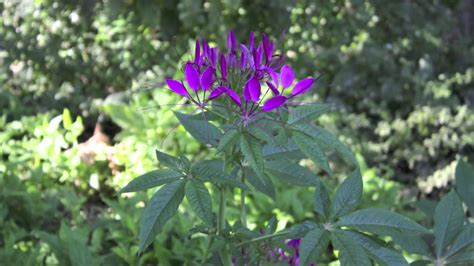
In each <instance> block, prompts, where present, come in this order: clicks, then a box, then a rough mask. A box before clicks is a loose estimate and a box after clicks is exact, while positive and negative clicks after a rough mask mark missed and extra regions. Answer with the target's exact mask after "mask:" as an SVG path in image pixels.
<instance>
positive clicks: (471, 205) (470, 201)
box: [456, 161, 474, 215]
mask: <svg viewBox="0 0 474 266" xmlns="http://www.w3.org/2000/svg"><path fill="white" fill-rule="evenodd" d="M456 192H457V193H458V194H459V196H460V197H461V198H462V200H463V201H464V202H465V203H466V205H467V208H468V209H469V212H470V213H471V215H473V214H474V168H473V167H472V166H471V165H469V164H468V163H466V162H464V161H459V162H458V165H457V166H456Z"/></svg>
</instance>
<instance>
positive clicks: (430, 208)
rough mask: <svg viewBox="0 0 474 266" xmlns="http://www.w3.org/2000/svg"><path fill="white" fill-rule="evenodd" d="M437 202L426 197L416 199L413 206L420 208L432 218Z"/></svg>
mask: <svg viewBox="0 0 474 266" xmlns="http://www.w3.org/2000/svg"><path fill="white" fill-rule="evenodd" d="M437 204H438V203H437V202H436V201H433V200H427V199H422V200H418V201H417V202H415V203H414V205H415V207H417V208H418V209H420V210H421V211H422V212H424V213H425V214H426V215H427V216H428V217H430V218H433V217H434V213H435V209H436V205H437Z"/></svg>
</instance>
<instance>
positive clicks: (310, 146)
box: [292, 131, 333, 175]
mask: <svg viewBox="0 0 474 266" xmlns="http://www.w3.org/2000/svg"><path fill="white" fill-rule="evenodd" d="M292 139H293V141H294V142H295V143H296V145H298V147H299V148H300V150H301V151H302V152H303V153H304V154H305V155H306V156H308V158H310V159H311V160H312V161H313V162H314V163H315V164H316V165H318V166H319V167H321V169H323V170H324V171H326V173H328V174H329V175H332V174H333V173H332V170H331V167H330V166H329V163H328V158H327V157H326V154H325V153H324V151H323V149H321V147H320V146H319V145H318V143H317V142H316V141H314V139H313V138H311V137H310V136H308V135H306V134H304V133H302V132H299V131H294V132H293V138H292Z"/></svg>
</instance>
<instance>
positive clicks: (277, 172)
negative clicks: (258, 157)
mask: <svg viewBox="0 0 474 266" xmlns="http://www.w3.org/2000/svg"><path fill="white" fill-rule="evenodd" d="M265 167H266V168H265V170H266V172H267V173H268V174H269V175H270V176H272V177H274V178H277V179H279V180H280V181H282V182H284V183H287V184H292V185H296V186H316V184H317V181H318V178H317V177H316V175H315V174H313V173H311V171H309V170H308V169H306V168H304V167H303V166H301V165H299V164H296V163H293V162H291V161H288V160H285V159H282V160H273V161H268V162H266V163H265Z"/></svg>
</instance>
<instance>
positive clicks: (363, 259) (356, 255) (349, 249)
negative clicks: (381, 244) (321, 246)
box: [331, 230, 371, 266]
mask: <svg viewBox="0 0 474 266" xmlns="http://www.w3.org/2000/svg"><path fill="white" fill-rule="evenodd" d="M331 240H332V244H333V245H334V248H335V249H337V250H339V261H340V262H341V266H346V265H347V266H355V265H357V266H364V265H369V266H370V265H371V263H370V260H369V257H368V256H367V254H366V253H365V250H364V249H363V248H362V247H361V245H360V244H359V243H357V242H355V241H354V240H353V239H352V238H350V237H349V236H347V235H345V234H344V233H343V232H341V231H338V230H336V231H333V232H332V234H331Z"/></svg>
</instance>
